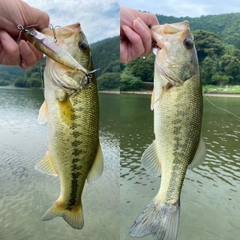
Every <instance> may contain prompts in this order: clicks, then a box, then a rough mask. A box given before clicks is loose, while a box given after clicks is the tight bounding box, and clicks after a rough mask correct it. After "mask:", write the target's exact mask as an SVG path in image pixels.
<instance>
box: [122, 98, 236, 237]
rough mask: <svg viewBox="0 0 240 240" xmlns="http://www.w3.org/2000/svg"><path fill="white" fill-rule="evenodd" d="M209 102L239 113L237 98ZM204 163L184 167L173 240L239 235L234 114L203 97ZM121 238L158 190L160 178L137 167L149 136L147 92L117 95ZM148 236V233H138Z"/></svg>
mask: <svg viewBox="0 0 240 240" xmlns="http://www.w3.org/2000/svg"><path fill="white" fill-rule="evenodd" d="M208 99H210V100H211V102H212V103H213V104H215V105H216V106H219V107H221V108H224V109H227V110H228V111H231V112H232V113H234V114H236V115H238V116H240V98H213V97H209V98H208ZM202 134H203V138H204V140H205V143H206V147H207V158H206V160H205V162H204V163H203V164H202V165H201V166H199V167H198V168H196V169H194V170H193V171H191V170H188V172H187V174H186V178H185V181H184V186H183V189H182V194H181V214H180V226H179V235H178V240H238V239H240V142H239V134H240V119H238V118H236V117H234V116H232V115H230V114H228V113H227V112H225V111H222V110H219V109H217V108H216V107H214V106H213V105H212V104H210V103H209V102H208V101H207V100H206V99H205V100H204V114H203V131H202ZM120 139H121V205H120V206H121V207H120V209H121V214H120V215H121V221H120V226H121V231H120V236H121V237H120V239H121V240H130V239H133V238H131V237H130V236H129V235H128V231H129V228H130V227H131V225H132V224H133V222H134V220H135V218H136V217H137V216H138V214H139V213H140V212H141V211H142V210H143V209H144V208H145V206H146V205H147V204H148V203H149V202H150V201H151V199H152V198H154V197H155V195H156V194H157V192H158V189H159V184H160V177H152V176H150V175H149V174H148V173H146V171H145V170H144V169H143V168H142V167H141V165H140V158H141V155H142V152H143V151H144V150H145V149H146V148H147V147H148V145H149V144H150V143H151V142H152V141H153V139H154V136H153V112H152V111H151V110H150V96H142V95H123V94H121V137H120ZM143 239H144V240H145V239H146V240H152V239H153V238H152V236H148V237H145V238H143Z"/></svg>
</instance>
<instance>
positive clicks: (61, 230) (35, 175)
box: [0, 88, 240, 240]
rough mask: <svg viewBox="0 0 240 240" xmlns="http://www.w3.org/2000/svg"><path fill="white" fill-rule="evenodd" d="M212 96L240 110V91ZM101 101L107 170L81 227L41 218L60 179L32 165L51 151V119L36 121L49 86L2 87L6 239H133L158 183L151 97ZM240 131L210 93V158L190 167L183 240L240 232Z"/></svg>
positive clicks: (1, 234)
mask: <svg viewBox="0 0 240 240" xmlns="http://www.w3.org/2000/svg"><path fill="white" fill-rule="evenodd" d="M209 99H210V100H211V101H212V102H213V103H214V104H215V105H217V106H219V107H222V108H224V109H227V110H228V111H231V112H232V113H234V114H236V115H238V116H239V115H240V108H239V105H240V99H239V98H213V97H209ZM99 100H100V140H101V144H102V148H103V154H104V158H105V169H104V173H103V176H102V177H101V178H100V179H99V180H98V181H96V183H94V184H92V185H89V184H86V186H85V189H84V192H83V207H84V218H85V226H84V228H83V229H82V230H80V231H78V230H74V229H72V228H71V227H70V226H69V225H68V224H67V223H66V222H65V221H64V220H63V219H62V218H55V219H53V220H50V221H46V222H43V221H41V217H42V215H43V214H44V213H45V211H46V210H47V209H48V208H49V207H50V206H51V205H52V203H53V202H54V201H55V200H56V199H57V197H58V194H59V179H58V178H57V177H56V178H55V177H51V176H48V175H45V174H42V173H39V172H38V171H36V170H35V169H34V165H35V164H36V163H38V162H39V161H40V159H41V158H42V157H43V156H44V154H45V152H46V150H47V141H46V125H39V124H38V123H37V115H38V109H39V107H40V106H41V103H42V101H43V92H42V91H41V90H26V89H15V88H14V89H7V88H0V240H50V239H51V240H55V239H58V240H65V239H74V240H75V239H76V240H78V239H79V240H118V239H121V240H130V239H134V238H131V237H130V236H129V235H128V231H129V228H130V226H131V225H132V223H133V221H134V220H135V218H136V217H137V215H138V214H139V213H140V211H142V210H143V209H144V208H145V206H146V205H147V204H148V203H149V201H150V200H151V199H152V198H153V197H154V196H155V195H156V193H157V191H158V188H159V183H160V178H159V177H152V176H150V175H149V174H147V173H146V171H145V170H144V169H143V168H142V167H141V165H140V158H141V155H142V152H143V151H144V150H145V149H146V148H147V147H148V145H149V144H150V143H151V142H152V141H153V137H154V136H153V112H152V111H151V110H150V96H148V95H127V94H121V96H119V95H114V94H99ZM119 105H120V106H119ZM119 108H121V109H119ZM119 113H120V114H121V115H119ZM239 133H240V120H239V119H238V118H236V117H234V116H232V115H230V114H229V113H227V112H224V111H222V110H219V109H217V108H216V107H214V106H213V105H212V104H210V103H209V102H208V101H207V100H204V116H203V138H204V140H205V142H206V146H207V159H206V161H205V162H204V163H203V164H202V165H201V166H199V167H198V168H196V169H194V170H193V171H190V170H189V171H188V172H187V175H186V179H185V181H184V186H183V189H182V195H181V216H180V228H179V237H178V240H238V239H239V236H240V217H239V216H240V207H239V202H240V143H239ZM120 147H121V178H120V180H119V174H120V171H119V168H120V167H119V157H120V156H119V152H120ZM119 184H120V188H119ZM143 239H144V240H145V239H146V240H152V239H153V238H152V237H151V236H148V237H145V238H143Z"/></svg>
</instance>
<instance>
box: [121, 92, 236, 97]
mask: <svg viewBox="0 0 240 240" xmlns="http://www.w3.org/2000/svg"><path fill="white" fill-rule="evenodd" d="M121 94H143V95H151V94H152V91H122V92H121ZM203 96H207V97H236V98H240V93H203Z"/></svg>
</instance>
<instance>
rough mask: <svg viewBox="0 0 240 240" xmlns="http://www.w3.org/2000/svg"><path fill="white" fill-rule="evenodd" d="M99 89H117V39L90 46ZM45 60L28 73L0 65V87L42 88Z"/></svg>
mask: <svg viewBox="0 0 240 240" xmlns="http://www.w3.org/2000/svg"><path fill="white" fill-rule="evenodd" d="M90 48H91V53H92V56H93V62H94V66H95V68H99V69H100V70H99V71H97V77H98V85H99V89H101V90H103V89H114V90H116V89H119V74H120V68H119V64H120V62H119V37H117V36H116V37H113V38H108V39H104V40H102V41H99V42H96V43H93V44H91V45H90ZM45 64H46V63H45V58H43V59H42V60H41V61H40V62H39V63H38V64H37V65H36V66H34V67H33V68H32V69H31V70H29V71H28V72H25V71H23V70H21V69H20V68H19V67H16V66H14V67H6V66H2V65H0V86H5V85H12V86H17V87H42V86H43V70H44V67H45Z"/></svg>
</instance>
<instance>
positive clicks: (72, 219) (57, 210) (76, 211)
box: [42, 200, 84, 229]
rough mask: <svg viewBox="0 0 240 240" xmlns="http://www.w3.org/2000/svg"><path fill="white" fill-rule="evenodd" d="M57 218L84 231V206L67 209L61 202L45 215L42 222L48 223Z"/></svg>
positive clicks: (55, 204)
mask: <svg viewBox="0 0 240 240" xmlns="http://www.w3.org/2000/svg"><path fill="white" fill-rule="evenodd" d="M55 217H62V218H63V219H64V220H65V221H66V222H67V223H68V224H69V225H70V226H71V227H73V228H75V229H82V228H83V226H84V220H83V212H82V206H81V205H80V206H76V207H74V208H67V207H65V206H64V204H62V203H61V202H60V201H59V200H58V201H57V202H55V203H54V204H53V206H52V207H51V208H49V209H48V210H47V212H46V213H45V214H44V215H43V217H42V220H43V221H48V220H51V219H53V218H55Z"/></svg>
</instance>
